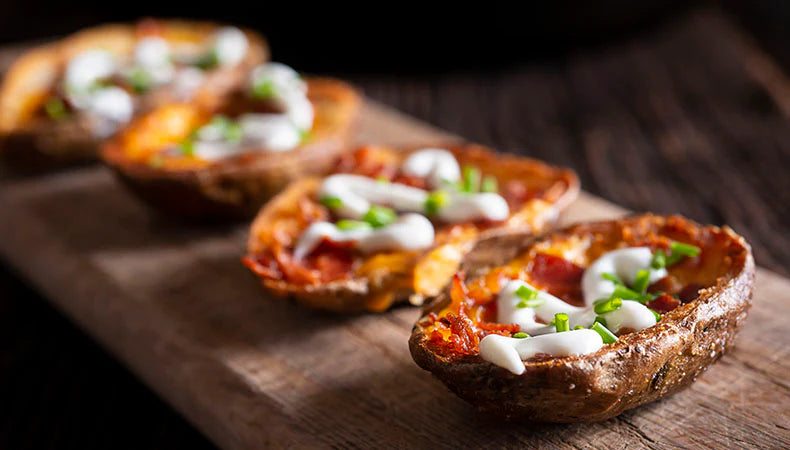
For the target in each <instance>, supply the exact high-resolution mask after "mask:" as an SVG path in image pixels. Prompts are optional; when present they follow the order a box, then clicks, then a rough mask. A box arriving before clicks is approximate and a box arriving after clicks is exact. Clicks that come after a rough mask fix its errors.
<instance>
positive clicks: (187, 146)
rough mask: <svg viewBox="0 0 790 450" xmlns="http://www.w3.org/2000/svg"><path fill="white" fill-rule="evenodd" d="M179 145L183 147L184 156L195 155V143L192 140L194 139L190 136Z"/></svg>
mask: <svg viewBox="0 0 790 450" xmlns="http://www.w3.org/2000/svg"><path fill="white" fill-rule="evenodd" d="M178 146H179V148H180V149H181V153H183V154H184V156H189V157H193V156H195V143H194V142H193V141H192V139H189V138H187V139H184V140H183V141H181V143H180V144H178Z"/></svg>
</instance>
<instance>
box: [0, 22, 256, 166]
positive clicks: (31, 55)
mask: <svg viewBox="0 0 790 450" xmlns="http://www.w3.org/2000/svg"><path fill="white" fill-rule="evenodd" d="M156 23H158V24H159V25H160V26H161V27H162V30H163V33H166V34H167V33H172V34H174V35H178V34H181V33H202V34H205V35H208V34H210V33H211V32H213V31H214V30H216V29H218V28H219V27H221V26H222V25H220V24H217V23H212V22H200V21H189V20H180V19H167V20H164V19H162V20H158V19H157V20H156ZM243 31H244V32H245V34H246V35H247V38H248V39H249V41H250V49H249V51H248V54H247V56H246V57H245V59H244V60H243V61H242V62H241V63H240V64H239V65H238V66H236V67H234V68H232V69H228V70H222V71H219V72H217V73H214V74H212V76H209V77H208V79H207V80H206V81H205V83H204V86H203V88H201V89H200V90H199V91H198V92H197V93H196V96H195V101H198V102H207V103H209V104H212V103H214V102H215V101H216V98H215V97H218V96H219V95H220V94H222V93H224V92H226V91H228V90H229V89H230V88H232V87H233V86H235V85H236V84H238V83H240V82H242V81H243V80H244V77H245V76H246V74H247V73H248V71H249V70H250V69H251V68H252V67H254V66H255V65H257V64H260V63H262V62H264V61H266V60H268V59H269V49H268V45H267V43H266V41H265V40H264V39H263V37H261V36H260V35H259V34H258V33H255V32H253V31H250V30H246V29H245V30H243ZM134 36H135V25H134V24H106V25H99V26H96V27H92V28H87V29H84V30H82V31H79V32H77V33H74V34H72V35H70V36H67V37H65V38H63V39H61V40H59V41H57V42H54V43H50V44H46V45H42V46H39V47H36V48H33V49H31V50H29V51H27V52H25V53H24V54H22V55H21V56H20V57H19V58H18V59H17V60H16V61H15V62H14V64H13V65H12V66H11V68H10V69H9V70H8V72H7V73H6V75H5V77H4V79H3V83H2V85H0V158H1V159H2V160H3V162H4V163H5V164H6V165H7V166H9V167H12V168H15V169H17V170H20V171H30V172H35V171H41V170H48V169H51V168H57V167H62V166H67V165H72V164H80V163H85V162H90V161H95V160H96V159H97V154H98V151H99V145H100V143H101V139H98V138H95V137H93V135H92V133H91V132H90V131H89V130H88V129H87V128H86V127H85V126H84V124H83V123H81V122H80V121H75V120H65V121H62V122H51V121H48V120H47V121H41V120H31V119H30V118H29V117H27V114H26V112H25V111H24V110H25V103H26V99H27V98H29V97H35V96H37V95H41V92H45V91H47V90H49V88H50V87H51V86H52V84H53V83H55V82H56V81H57V80H58V77H59V76H60V73H61V71H62V70H63V66H64V65H65V63H66V61H67V60H68V59H69V58H71V57H73V56H75V55H76V54H78V53H79V52H80V51H83V50H87V49H90V48H96V47H103V48H107V49H109V50H111V51H115V52H129V51H131V48H132V45H133V42H134V40H135V38H134ZM154 94H155V95H153V96H151V97H149V98H148V99H147V101H146V102H145V103H144V104H143V105H141V106H140V109H139V111H137V113H141V112H145V111H146V110H147V109H149V108H150V107H153V106H156V105H158V104H162V103H164V102H167V101H171V100H172V99H171V97H172V96H171V95H169V92H168V91H166V90H159V91H157V92H155V93H154Z"/></svg>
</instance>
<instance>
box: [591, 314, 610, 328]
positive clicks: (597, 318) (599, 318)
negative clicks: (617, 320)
mask: <svg viewBox="0 0 790 450" xmlns="http://www.w3.org/2000/svg"><path fill="white" fill-rule="evenodd" d="M596 322H597V323H600V324H601V325H603V326H607V324H606V319H605V318H604V317H603V316H595V320H594V321H593V323H596Z"/></svg>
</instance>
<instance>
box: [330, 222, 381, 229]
mask: <svg viewBox="0 0 790 450" xmlns="http://www.w3.org/2000/svg"><path fill="white" fill-rule="evenodd" d="M336 226H337V228H338V229H341V230H367V229H370V228H373V227H372V226H371V225H370V224H369V223H367V222H363V221H361V220H338V221H337V224H336Z"/></svg>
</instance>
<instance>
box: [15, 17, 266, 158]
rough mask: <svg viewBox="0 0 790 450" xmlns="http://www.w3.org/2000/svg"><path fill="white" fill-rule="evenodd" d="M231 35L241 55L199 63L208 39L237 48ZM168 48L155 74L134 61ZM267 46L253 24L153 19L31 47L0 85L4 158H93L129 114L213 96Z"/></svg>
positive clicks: (99, 28) (258, 60) (262, 58)
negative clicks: (238, 25)
mask: <svg viewBox="0 0 790 450" xmlns="http://www.w3.org/2000/svg"><path fill="white" fill-rule="evenodd" d="M227 37H230V38H231V39H225V38H227ZM233 40H235V41H239V40H241V41H242V42H241V43H239V45H242V46H243V48H244V49H245V52H244V53H243V55H242V54H238V55H235V59H233V60H228V61H225V62H226V64H225V63H223V64H219V63H215V65H214V66H208V65H206V64H205V63H206V61H204V59H205V58H203V57H204V56H207V55H210V54H213V53H210V52H213V51H214V50H213V49H212V45H213V44H214V43H217V44H219V43H220V41H222V47H223V48H224V49H226V50H227V49H229V50H230V51H231V53H233V48H230V47H232V46H228V45H227V44H228V43H229V42H230V41H233ZM163 43H164V45H163ZM237 43H238V42H237ZM168 44H169V47H168ZM167 52H172V53H170V55H171V58H170V59H169V60H168V61H169V62H168V63H167V64H168V66H167V67H164V66H161V65H160V66H157V67H156V69H157V72H156V73H157V76H158V78H156V80H154V78H152V77H151V76H149V72H145V71H143V70H142V69H140V67H142V66H141V65H140V64H141V61H143V62H144V61H148V62H151V61H152V60H156V58H158V57H162V59H164V56H163V55H165V54H166V53H167ZM203 53H205V55H204V54H203ZM97 54H98V56H97ZM268 55H269V50H268V47H267V44H266V42H265V41H264V39H263V38H262V37H261V36H260V35H258V34H257V33H255V32H252V31H250V30H241V29H238V28H234V27H229V26H223V25H220V24H216V23H211V22H200V21H189V20H180V19H167V20H165V19H150V18H149V19H143V20H141V21H139V22H138V23H136V24H107V25H100V26H97V27H93V28H88V29H85V30H82V31H79V32H77V33H74V34H72V35H70V36H67V37H65V38H63V39H61V40H59V41H57V42H54V43H50V44H46V45H42V46H39V47H36V48H33V49H31V50H29V51H27V52H25V53H24V54H22V55H21V56H20V57H19V58H18V59H17V60H16V61H15V62H14V64H13V65H12V66H11V68H10V69H9V70H8V72H7V73H6V74H5V77H4V79H3V83H2V85H0V157H2V159H3V161H4V162H5V163H6V164H7V165H8V166H10V167H13V168H17V169H21V170H32V171H35V170H42V169H49V168H53V167H58V166H62V165H67V164H72V163H81V162H87V161H93V160H96V156H97V152H98V146H99V143H100V142H101V141H102V140H103V139H104V138H105V137H107V136H108V135H109V134H112V132H114V130H115V129H117V127H118V126H121V125H123V123H125V122H126V121H127V120H128V119H129V118H130V117H131V116H134V115H136V114H139V113H143V112H145V111H147V110H149V109H150V108H153V107H156V106H158V105H162V104H164V103H168V102H172V101H182V100H187V99H189V100H190V101H195V102H198V103H206V104H213V103H215V102H216V101H217V98H219V97H221V96H222V95H224V93H226V92H227V91H228V90H229V89H231V88H232V87H233V86H235V85H236V84H238V83H240V82H241V81H242V80H243V77H244V74H246V72H248V71H249V70H250V69H251V68H252V67H254V66H255V65H256V64H259V63H261V62H263V61H265V60H267V59H268ZM176 56H179V57H178V58H176ZM152 57H153V58H152ZM226 59H227V58H226ZM108 61H111V62H112V67H111V68H108V67H107V65H108ZM161 69H165V70H161ZM181 75H185V76H183V77H182V76H181ZM91 77H95V78H91ZM89 78H90V79H89ZM83 82H84V84H85V86H80V87H79V89H77V87H75V83H83ZM88 82H90V83H88ZM91 83H92V84H91ZM78 91H79V95H77V92H78ZM78 97H79V98H78Z"/></svg>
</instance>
